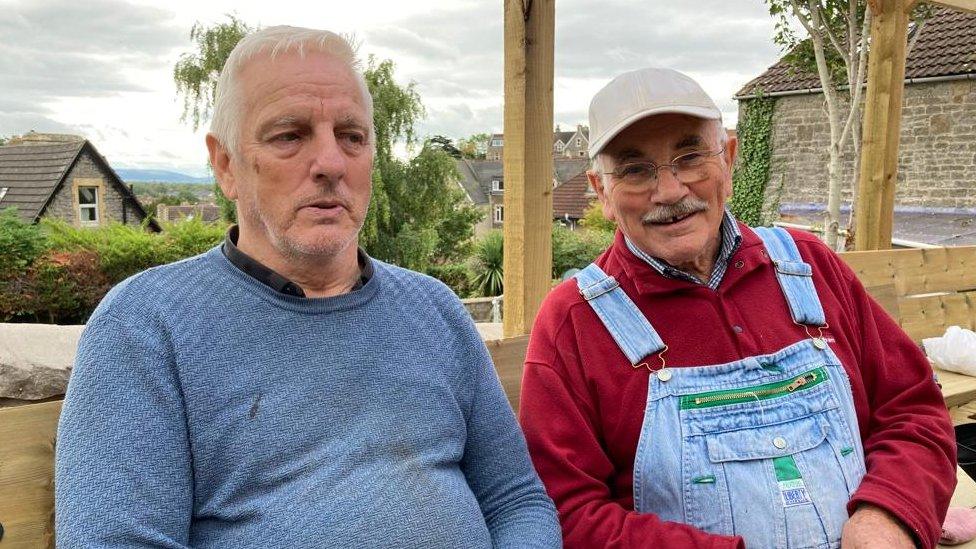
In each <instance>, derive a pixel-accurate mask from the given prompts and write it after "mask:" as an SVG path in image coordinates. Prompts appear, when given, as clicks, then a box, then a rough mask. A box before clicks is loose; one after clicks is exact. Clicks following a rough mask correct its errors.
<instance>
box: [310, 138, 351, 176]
mask: <svg viewBox="0 0 976 549" xmlns="http://www.w3.org/2000/svg"><path fill="white" fill-rule="evenodd" d="M312 147H313V155H312V162H311V165H310V170H311V173H310V175H311V177H312V179H314V180H315V181H322V182H331V183H334V182H337V181H339V180H341V179H342V178H343V177H345V175H346V156H345V154H344V153H343V151H342V147H341V146H340V144H339V141H338V140H337V139H336V136H335V134H334V133H333V132H332V131H331V128H330V129H329V131H323V132H319V133H317V134H316V136H315V139H313V140H312Z"/></svg>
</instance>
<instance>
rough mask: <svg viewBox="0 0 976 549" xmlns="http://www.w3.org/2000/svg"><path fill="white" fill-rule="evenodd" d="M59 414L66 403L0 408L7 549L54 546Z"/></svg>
mask: <svg viewBox="0 0 976 549" xmlns="http://www.w3.org/2000/svg"><path fill="white" fill-rule="evenodd" d="M60 414H61V401H53V402H45V403H43V404H30V405H27V406H17V407H14V408H4V409H0V524H2V525H3V529H4V534H3V540H2V541H0V546H2V547H4V549H6V548H11V549H12V548H21V547H22V548H27V547H30V548H36V547H54V440H55V435H56V433H57V429H58V416H59V415H60ZM96 465H97V464H92V466H96Z"/></svg>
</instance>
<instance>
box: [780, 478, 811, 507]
mask: <svg viewBox="0 0 976 549" xmlns="http://www.w3.org/2000/svg"><path fill="white" fill-rule="evenodd" d="M779 495H780V496H781V497H782V498H783V506H784V507H794V506H796V505H803V504H806V503H810V495H809V494H808V493H807V487H806V485H805V484H803V479H799V478H798V479H796V480H781V481H779Z"/></svg>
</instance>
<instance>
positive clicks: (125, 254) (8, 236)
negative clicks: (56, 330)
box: [0, 211, 226, 324]
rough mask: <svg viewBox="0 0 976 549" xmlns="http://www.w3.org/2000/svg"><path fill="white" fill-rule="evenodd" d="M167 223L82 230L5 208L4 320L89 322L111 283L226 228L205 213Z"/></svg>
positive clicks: (205, 244) (1, 243)
mask: <svg viewBox="0 0 976 549" xmlns="http://www.w3.org/2000/svg"><path fill="white" fill-rule="evenodd" d="M165 229H166V230H165V232H163V233H160V234H157V233H152V232H149V231H146V230H145V229H144V228H142V227H138V226H127V225H118V224H113V225H107V226H105V227H98V228H84V229H82V228H76V227H72V226H71V225H68V224H67V223H65V222H63V221H58V220H44V221H42V223H41V224H40V225H32V224H29V223H25V222H23V221H21V220H20V219H19V218H18V217H17V216H16V213H15V212H12V211H6V212H3V213H2V214H0V257H2V258H3V259H2V261H0V322H6V321H21V322H46V323H52V324H77V323H82V322H85V321H86V320H87V319H88V316H89V315H91V313H92V311H93V310H94V309H95V307H96V306H97V305H98V302H99V301H101V299H102V297H104V296H105V294H106V293H107V292H108V290H109V289H110V288H111V287H112V285H114V284H116V283H118V282H120V281H122V280H123V279H125V278H127V277H129V276H131V275H133V274H135V273H137V272H140V271H143V270H145V269H148V268H149V267H153V266H156V265H161V264H163V263H170V262H172V261H177V260H179V259H182V258H185V257H189V256H192V255H196V254H199V253H201V252H203V251H206V250H208V249H210V248H211V247H213V246H215V245H217V244H218V243H219V242H220V241H221V240H222V239H223V236H224V232H225V230H226V228H225V227H222V226H219V225H208V224H205V223H203V222H201V221H200V220H190V221H184V222H180V223H176V224H172V225H167V226H166V227H165Z"/></svg>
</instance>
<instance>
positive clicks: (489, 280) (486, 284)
mask: <svg viewBox="0 0 976 549" xmlns="http://www.w3.org/2000/svg"><path fill="white" fill-rule="evenodd" d="M504 257H505V253H504V240H503V239H502V233H501V231H492V232H490V233H487V234H486V235H485V236H483V237H482V238H481V239H480V240H478V242H477V243H476V244H475V246H474V263H475V265H474V271H475V273H477V274H476V275H475V278H474V283H475V286H476V287H477V288H478V293H480V294H481V295H483V296H485V297H492V296H496V295H502V292H503V291H504V289H505V287H504V286H505V284H504V282H505V274H504V270H503V268H502V263H503V261H504Z"/></svg>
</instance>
